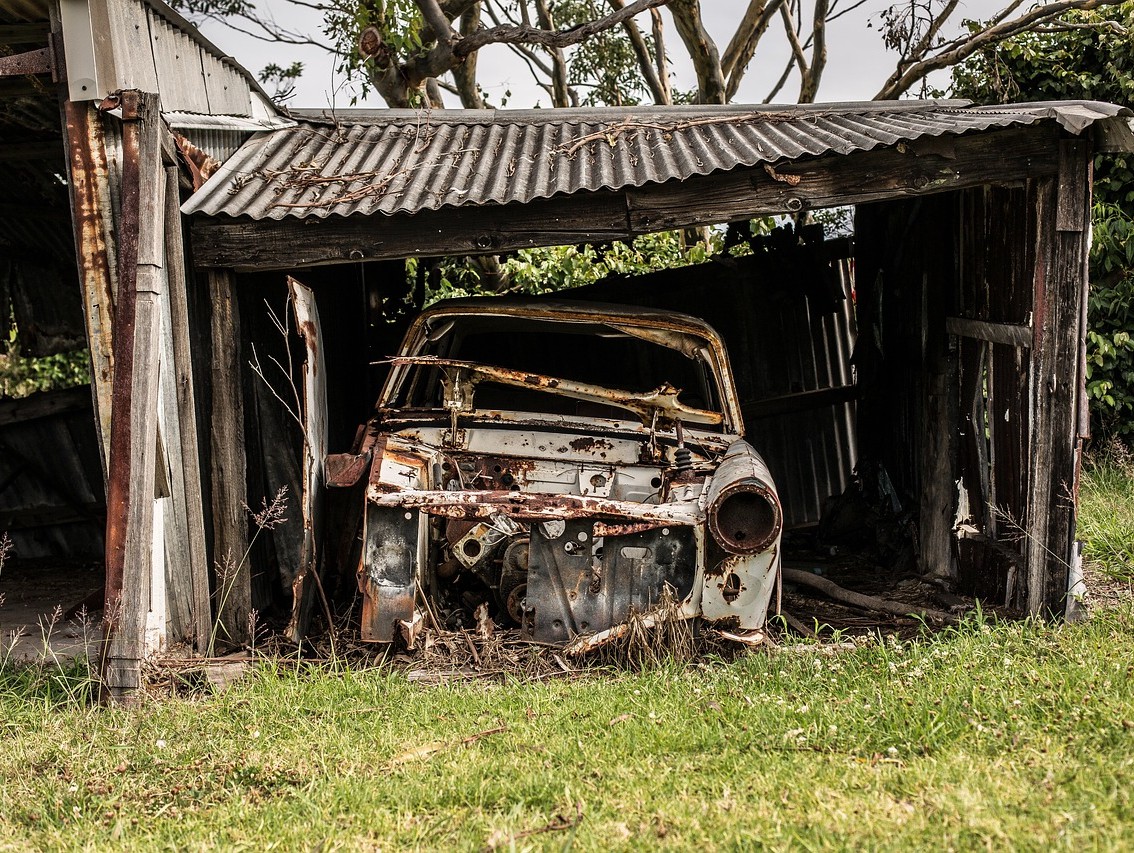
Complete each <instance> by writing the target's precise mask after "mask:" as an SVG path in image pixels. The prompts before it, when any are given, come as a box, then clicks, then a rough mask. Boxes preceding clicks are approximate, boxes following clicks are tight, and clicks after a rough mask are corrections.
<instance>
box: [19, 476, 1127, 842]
mask: <svg viewBox="0 0 1134 853" xmlns="http://www.w3.org/2000/svg"><path fill="white" fill-rule="evenodd" d="M1090 476H1091V477H1092V478H1094V477H1095V476H1096V472H1092V473H1091V475H1090ZM1092 482H1093V481H1092ZM1116 482H1117V483H1118V484H1119V491H1121V489H1124V488H1128V487H1129V483H1128V482H1127V481H1125V480H1124V479H1123V478H1121V477H1119V478H1117V480H1116ZM1100 488H1103V487H1102V486H1100ZM1116 499H1118V498H1117V497H1116ZM1086 503H1087V502H1085V506H1086ZM1097 503H1098V504H1099V505H1100V506H1102V505H1105V501H1103V500H1102V499H1100V500H1099V501H1098V502H1097ZM1093 511H1094V510H1092V512H1093ZM1127 541H1128V540H1127ZM1092 547H1103V546H1092ZM1092 553H1093V552H1092ZM1112 556H1113V555H1112ZM1129 568H1130V567H1129V564H1126V566H1125V569H1123V567H1122V565H1121V564H1118V563H1114V564H1108V570H1110V571H1112V572H1114V573H1118V574H1121V573H1122V572H1123V571H1124V570H1125V571H1126V572H1128V571H1129ZM1132 647H1134V605H1132V604H1131V600H1130V597H1129V596H1128V595H1127V596H1124V597H1123V596H1120V597H1118V598H1117V600H1114V601H1112V603H1110V604H1108V605H1107V606H1106V607H1105V608H1103V609H1101V610H1096V611H1095V613H1094V615H1093V617H1092V618H1091V619H1090V620H1089V621H1087V622H1085V623H1082V624H1076V625H1063V626H1057V627H1052V626H1047V625H1041V624H1036V623H1008V624H1004V623H1000V624H997V623H991V622H988V621H986V620H982V619H981V618H979V616H978V617H975V618H970V619H969V620H968V621H967V622H966V623H965V624H963V625H962V626H960V627H959V628H956V629H951V630H949V631H947V632H945V633H942V634H938V635H936V636H933V637H926V638H924V639H920V640H916V641H912V642H904V643H899V642H896V641H889V642H885V643H882V642H875V643H872V644H868V645H863V646H861V647H859V648H857V649H855V650H853V651H844V652H840V653H838V654H829V655H828V654H818V653H815V652H806V653H800V652H792V651H781V652H777V653H771V654H769V653H766V652H762V651H760V652H756V653H753V654H750V655H747V656H745V657H743V658H741V659H740V660H738V661H735V662H732V663H725V662H719V661H718V662H712V661H710V662H707V663H702V664H699V665H696V666H688V665H678V664H670V665H665V666H660V667H655V668H652V669H650V670H648V671H645V672H642V673H637V674H634V673H627V672H611V673H608V674H605V675H595V676H589V677H587V678H584V679H578V680H572V681H547V682H535V683H532V682H527V683H523V682H518V681H517V682H513V683H506V684H473V685H462V686H445V687H422V686H418V685H412V684H410V683H408V682H407V681H406V679H405V677H404V676H402V675H400V674H397V673H394V672H390V671H388V670H387V671H382V670H367V671H349V670H345V669H334V668H296V667H294V666H284V665H280V666H278V667H277V668H272V667H271V666H268V665H265V666H264V667H263V668H262V669H260V670H259V671H257V672H256V673H255V674H254V675H253V676H251V677H250V678H248V679H246V680H244V681H243V682H241V683H239V684H237V685H236V686H234V687H232V688H231V689H230V690H228V691H227V692H225V693H223V694H220V695H215V696H211V697H208V698H199V699H168V700H163V701H153V702H149V703H147V704H145V705H144V706H143V707H141V708H139V709H133V710H123V709H109V710H107V709H98V708H92V707H89V706H88V705H87V704H86V703H85V702H84V701H83V697H82V695H81V691H82V688H83V680H82V675H81V673H79V674H78V675H73V676H72V675H69V674H68V673H66V672H61V671H59V670H58V669H50V668H49V669H45V670H41V671H29V670H20V669H15V668H11V667H9V668H5V669H3V670H2V671H0V726H3V728H4V731H3V735H2V741H0V743H2V744H3V748H2V749H0V780H2V785H0V848H3V847H6V846H7V847H12V848H20V849H23V848H28V847H35V848H84V847H86V848H92V849H103V848H107V847H122V848H137V849H147V850H149V849H154V848H158V847H172V848H179V849H181V848H198V847H224V848H241V847H246V848H255V849H263V848H270V847H279V848H282V849H320V850H326V849H337V848H344V849H357V848H363V849H376V848H384V849H401V848H426V849H429V848H438V847H441V848H455V849H480V848H485V847H490V848H498V849H530V848H535V849H561V848H562V849H565V848H568V847H574V848H575V849H579V850H606V849H612V848H613V849H639V848H642V847H654V846H662V847H674V848H694V847H696V848H703V849H722V848H724V849H729V848H732V849H736V848H739V849H750V848H754V847H770V848H775V849H845V848H868V849H893V850H910V849H918V848H926V847H928V848H934V849H948V848H953V849H973V848H1002V847H1012V848H1023V849H1036V850H1040V849H1044V850H1046V849H1049V848H1056V849H1082V848H1088V849H1098V848H1104V849H1120V848H1124V847H1125V848H1129V847H1132V846H1134V656H1132V655H1131V648H1132ZM76 689H78V690H79V691H80V695H75V696H72V695H71V694H70V693H69V692H68V691H69V690H76ZM497 730H499V731H497ZM478 735H480V736H479V737H477V736H478ZM539 830H546V831H543V832H540V831H539Z"/></svg>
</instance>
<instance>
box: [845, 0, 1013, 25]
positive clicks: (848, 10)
mask: <svg viewBox="0 0 1134 853" xmlns="http://www.w3.org/2000/svg"><path fill="white" fill-rule="evenodd" d="M1016 2H1017V3H1022V2H1024V0H1016ZM866 3H867V0H858V2H857V3H852V4H851V5H849V6H847V8H845V9H840V10H839V11H838V12H836V11H835V7H836V6H837V5H838V4H837V3H832V4H831V8H830V10H829V12H828V14H827V23H828V24H829V23H831V21H837V20H839V18H841V17H842V16H843V15H849V14H850V13H851V12H853V11H854V10H855V9H859V8H861V7H863V6H865V5H866Z"/></svg>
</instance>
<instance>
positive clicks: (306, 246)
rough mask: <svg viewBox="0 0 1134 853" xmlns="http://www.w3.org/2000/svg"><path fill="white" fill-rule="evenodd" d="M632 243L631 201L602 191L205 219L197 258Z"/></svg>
mask: <svg viewBox="0 0 1134 853" xmlns="http://www.w3.org/2000/svg"><path fill="white" fill-rule="evenodd" d="M625 236H627V225H626V207H625V202H624V201H623V200H622V199H621V198H619V197H618V196H617V194H615V193H608V192H599V193H580V194H577V195H573V196H567V197H565V198H562V199H539V200H536V201H533V202H531V203H530V204H528V205H504V206H497V205H492V206H484V207H459V208H443V209H441V210H436V211H428V212H423V213H419V214H416V215H414V216H386V215H384V214H379V215H375V216H351V217H339V216H329V217H327V218H326V219H323V218H318V217H311V218H309V219H294V218H289V219H286V220H282V221H276V220H260V221H252V220H229V219H227V218H225V219H214V220H209V219H202V218H198V219H196V220H195V222H194V224H193V253H194V258H195V260H196V262H197V263H198V264H199V265H201V266H205V267H225V268H231V269H236V270H241V271H253V270H270V269H293V268H298V267H308V266H318V265H321V264H339V263H351V262H356V261H363V260H384V259H392V258H404V257H409V256H413V255H427V256H430V257H434V256H439V255H483V254H488V253H498V252H503V251H509V250H513V249H521V248H531V247H535V246H556V245H568V244H575V243H586V242H594V243H601V242H604V241H607V240H614V239H619V238H622V237H625Z"/></svg>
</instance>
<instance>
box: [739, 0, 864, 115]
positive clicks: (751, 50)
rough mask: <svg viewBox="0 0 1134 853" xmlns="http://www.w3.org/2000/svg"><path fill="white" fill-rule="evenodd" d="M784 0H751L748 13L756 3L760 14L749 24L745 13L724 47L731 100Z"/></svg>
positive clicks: (862, 0)
mask: <svg viewBox="0 0 1134 853" xmlns="http://www.w3.org/2000/svg"><path fill="white" fill-rule="evenodd" d="M861 2H864V3H865V2H866V0H861ZM783 3H784V0H772V2H770V3H768V4H767V5H765V3H764V0H753V2H752V4H751V5H750V6H749V7H748V8H749V13H751V11H752V10H753V8H754V7H756V6H757V4H758V5H759V7H760V14H759V16H757V17H756V19H755V21H754V22H753V23H752V25H751V26H750V25H749V17H750V15H748V14H746V15H745V18H744V20H743V21H741V25H740V27H738V28H737V30H736V33H735V34H734V35H733V37H732V41H730V42H729V43H728V47H727V48H725V53H724V59H722V60H721V70H722V71H723V72H724V73H725V75H726V76H727V77H728V85H727V86H726V89H725V91H726V94H727V97H728V99H729V100H730V101H731V100H732V98H733V96H734V95H736V90H737V89H739V88H740V81H741V80H742V79H744V74H745V72H747V71H748V67H749V65H750V64H751V62H752V57H753V56H754V55H755V54H756V45H758V44H759V43H760V39H762V38H763V37H764V33H766V32H767V31H768V27H769V25H770V24H771V23H772V18H773V17H774V16H775V14H776V12H777V11H778V10H779V8H780V6H782V5H783Z"/></svg>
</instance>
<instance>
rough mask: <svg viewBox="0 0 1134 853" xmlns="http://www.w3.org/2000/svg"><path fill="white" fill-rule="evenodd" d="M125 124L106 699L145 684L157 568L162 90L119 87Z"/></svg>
mask: <svg viewBox="0 0 1134 853" xmlns="http://www.w3.org/2000/svg"><path fill="white" fill-rule="evenodd" d="M122 121H123V129H122V218H121V229H120V232H119V241H120V244H121V246H122V253H121V255H120V259H121V262H122V267H121V273H122V280H121V287H120V290H119V304H118V313H117V319H116V324H115V330H114V344H115V364H116V369H115V373H114V398H113V417H112V420H111V434H110V467H109V482H108V487H107V525H106V527H107V536H106V540H107V544H106V609H105V616H104V617H103V618H104V622H105V625H106V629H107V630H106V643H105V647H106V651H105V652H104V655H105V656H104V659H103V662H102V673H103V678H104V681H105V684H106V687H107V689H108V691H109V697H110V698H111V699H113V700H115V701H120V702H129V701H133V700H134V699H135V698H136V697H137V694H138V691H139V690H140V689H141V686H142V674H141V667H142V660H143V658H144V656H145V639H146V636H145V635H146V621H147V615H148V614H149V612H150V609H151V601H150V585H151V580H152V573H153V542H154V487H155V472H156V470H157V458H158V457H157V442H158V370H159V361H160V359H159V356H158V353H159V347H160V343H161V341H160V330H161V329H160V326H161V308H160V297H161V291H162V288H163V270H162V267H163V262H164V251H163V246H164V240H163V237H162V231H163V230H164V229H163V227H162V224H163V222H164V208H165V198H164V197H165V174H164V172H163V171H162V167H161V159H160V156H161V155H160V139H159V133H160V132H161V129H162V127H161V107H160V103H159V99H158V96H157V95H150V94H143V93H140V92H137V91H133V90H130V91H126V92H123V93H122Z"/></svg>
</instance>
